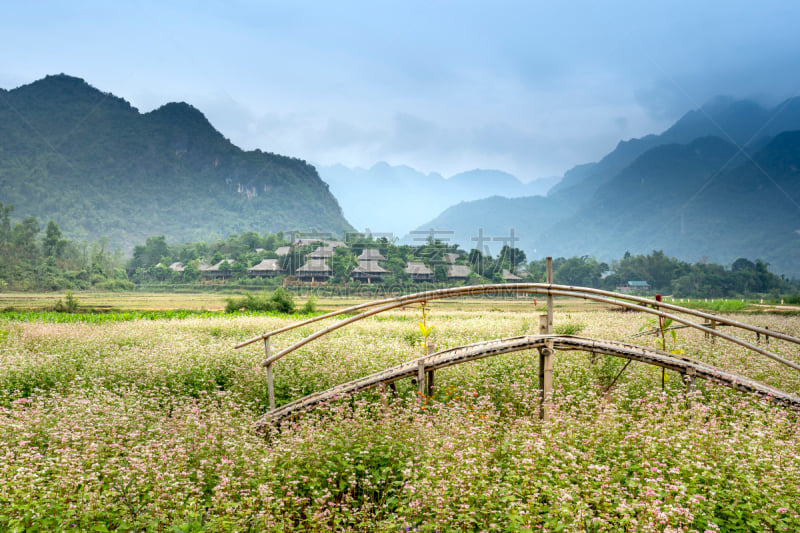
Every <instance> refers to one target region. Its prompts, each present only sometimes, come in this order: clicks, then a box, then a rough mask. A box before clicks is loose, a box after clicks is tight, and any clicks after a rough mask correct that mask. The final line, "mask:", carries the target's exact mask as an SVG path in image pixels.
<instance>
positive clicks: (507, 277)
mask: <svg viewBox="0 0 800 533" xmlns="http://www.w3.org/2000/svg"><path fill="white" fill-rule="evenodd" d="M501 276H502V277H503V279H504V280H506V281H522V278H521V277H519V276H517V275H516V274H514V273H513V272H511V271H510V270H508V269H507V268H504V269H503V272H502V274H501Z"/></svg>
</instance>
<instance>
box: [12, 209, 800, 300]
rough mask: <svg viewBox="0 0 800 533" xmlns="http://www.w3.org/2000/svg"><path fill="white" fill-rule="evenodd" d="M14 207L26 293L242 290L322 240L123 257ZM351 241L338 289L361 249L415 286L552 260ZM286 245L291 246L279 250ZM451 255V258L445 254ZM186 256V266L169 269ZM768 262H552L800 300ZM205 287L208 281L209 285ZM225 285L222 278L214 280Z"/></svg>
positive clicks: (233, 240) (220, 243) (563, 269)
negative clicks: (256, 269)
mask: <svg viewBox="0 0 800 533" xmlns="http://www.w3.org/2000/svg"><path fill="white" fill-rule="evenodd" d="M13 211H14V206H12V205H3V204H2V203H0V289H5V290H20V291H42V290H64V289H77V290H89V289H97V290H133V289H134V288H136V287H137V286H140V287H146V286H151V285H153V284H159V285H162V286H163V285H167V286H170V285H174V286H175V287H179V286H189V287H194V288H201V287H202V285H201V283H203V282H204V281H203V278H202V271H201V268H200V267H201V265H202V264H207V265H212V264H216V263H219V262H220V261H222V260H223V259H233V260H234V261H233V263H232V264H231V265H229V266H228V265H227V263H224V265H225V266H226V268H229V273H228V274H229V276H228V278H229V279H228V280H226V281H225V283H227V284H229V285H236V284H237V283H238V284H240V285H243V286H254V287H258V286H265V287H271V286H272V287H274V286H278V285H281V284H282V283H283V280H284V278H285V276H286V275H289V276H291V275H292V274H294V272H296V270H297V269H298V268H299V267H300V266H302V265H303V264H304V263H305V261H306V260H307V256H308V254H309V253H311V252H312V251H313V250H315V249H316V248H317V247H318V246H319V245H320V244H323V243H322V242H313V241H312V242H308V243H305V244H302V245H300V244H296V241H295V239H294V235H286V234H284V233H283V232H278V233H264V234H259V233H257V232H254V231H248V232H244V233H240V234H233V235H230V236H229V237H228V238H226V239H217V240H215V241H213V242H210V243H209V242H205V241H197V242H187V243H181V244H169V243H167V240H166V237H165V236H163V235H159V236H152V237H148V238H146V240H145V242H144V243H143V244H140V245H137V246H135V247H134V249H133V253H132V256H131V257H129V258H127V259H126V258H125V257H124V256H123V254H122V252H120V251H119V250H115V251H112V250H110V249H109V243H108V241H107V240H106V239H101V240H100V241H99V242H95V243H86V242H83V243H78V242H74V241H70V240H68V239H65V238H63V236H62V234H61V230H60V229H59V227H58V225H57V224H56V223H55V222H53V221H52V220H51V221H49V222H48V223H47V224H46V225H45V227H44V228H42V226H41V225H40V222H39V221H38V220H37V219H36V218H35V217H27V218H25V219H23V220H21V221H19V222H17V223H15V224H12V221H11V215H12V213H13ZM346 241H347V242H346V245H347V246H346V247H338V248H336V249H335V251H334V254H333V256H332V257H331V258H330V259H329V260H328V264H329V265H330V267H331V269H332V271H333V276H332V278H331V280H330V281H329V283H330V284H334V285H337V284H338V285H343V284H349V285H353V284H355V285H357V284H358V282H353V281H352V280H350V274H351V273H352V271H353V269H354V268H355V267H356V266H358V261H357V259H356V258H357V256H358V255H359V254H360V253H361V252H362V251H363V250H364V249H368V248H369V249H378V250H379V251H380V253H381V254H382V255H383V256H384V257H385V258H386V259H385V261H381V262H380V265H381V266H382V267H383V268H384V269H386V270H387V273H386V274H385V275H384V276H383V279H382V280H381V281H380V282H379V283H380V284H382V285H384V286H386V287H395V288H396V287H406V286H408V288H409V290H412V288H411V287H410V284H411V279H410V276H409V275H408V274H407V273H406V272H405V268H406V264H407V262H408V261H420V262H423V263H425V264H426V265H427V266H428V267H429V268H431V270H432V271H433V273H434V281H435V282H437V283H449V284H480V283H501V282H503V277H502V274H503V271H508V272H511V273H514V274H515V275H516V276H518V277H520V278H522V280H523V281H529V282H544V281H545V277H546V276H545V260H544V259H534V260H530V261H529V260H528V259H527V257H526V255H525V252H524V251H522V250H520V249H518V248H513V247H509V246H504V247H503V249H502V250H501V251H500V253H499V254H498V255H497V256H492V255H491V254H489V253H483V252H481V251H480V250H475V249H473V250H470V251H469V252H467V251H464V250H461V249H460V248H459V247H458V245H455V244H450V243H446V242H442V241H439V240H436V239H432V238H431V239H428V241H426V242H424V243H422V244H420V245H415V246H410V245H406V244H399V243H397V242H390V241H388V240H387V239H385V238H377V239H376V238H373V237H372V236H370V235H362V234H351V235H348V236H347V237H346ZM280 247H288V249H289V252H288V253H286V254H282V255H280V256H279V255H278V254H277V253H276V251H277V250H278V248H280ZM448 254H449V257H446V255H448ZM453 258H455V259H454V261H455V264H461V265H466V266H468V267H469V269H470V274H469V276H468V277H467V279H466V280H465V281H459V282H452V281H451V280H449V279H448V276H447V271H448V268H449V262H450V261H453ZM263 259H277V260H278V261H279V264H280V265H281V268H283V269H284V275H282V276H279V277H278V278H277V279H252V278H250V277H249V276H248V271H247V269H248V268H250V267H251V266H253V265H255V264H257V263H259V262H260V261H261V260H263ZM174 262H181V263H182V264H183V266H184V271H183V272H176V271H173V270H172V269H170V268H169V265H170V264H172V263H174ZM768 267H769V264H768V263H765V262H764V261H762V260H760V259H756V260H750V259H747V258H739V259H737V260H736V261H734V262H733V263H732V265H731V266H730V267H726V266H723V265H719V264H715V263H709V262H706V261H698V262H696V263H689V262H686V261H682V260H680V259H677V258H674V257H669V256H667V255H665V254H664V253H663V252H662V251H653V252H651V253H649V254H646V255H645V254H638V255H632V254H630V253H626V254H625V256H624V257H622V258H621V259H618V260H614V261H611V262H610V263H607V262H603V261H598V260H597V259H595V258H593V257H589V256H581V257H570V258H564V257H558V258H555V259H554V260H553V270H554V279H555V282H556V283H560V284H566V285H576V286H585V287H594V288H600V289H606V290H612V291H614V290H616V289H617V288H618V287H622V286H625V285H626V284H627V283H628V282H629V281H644V282H646V283H647V284H648V286H649V288H648V293H661V294H664V295H673V296H677V297H689V298H698V297H706V298H729V297H744V298H755V297H765V296H766V297H772V298H780V297H788V298H789V299H790V300H791V301H795V300H796V301H798V302H799V303H800V292H798V281H797V280H789V279H786V278H785V277H783V276H778V275H776V274H774V273H772V272H770V271H769V268H768ZM204 283H209V282H208V281H205V282H204ZM213 283H215V284H221V283H222V282H213Z"/></svg>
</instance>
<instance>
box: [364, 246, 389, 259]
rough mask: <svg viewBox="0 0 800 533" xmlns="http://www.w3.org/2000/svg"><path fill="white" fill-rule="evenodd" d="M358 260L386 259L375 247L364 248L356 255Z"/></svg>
mask: <svg viewBox="0 0 800 533" xmlns="http://www.w3.org/2000/svg"><path fill="white" fill-rule="evenodd" d="M358 260H359V262H360V261H386V258H385V257H383V255H382V254H381V252H380V250H377V249H375V248H364V250H362V251H361V255H359V256H358Z"/></svg>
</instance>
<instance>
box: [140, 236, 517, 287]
mask: <svg viewBox="0 0 800 533" xmlns="http://www.w3.org/2000/svg"><path fill="white" fill-rule="evenodd" d="M310 244H317V245H318V246H317V248H316V249H314V250H313V251H311V252H310V253H308V254H306V256H305V263H303V264H302V265H301V266H300V267H298V268H296V269H295V271H294V273H293V274H292V275H293V276H294V278H295V279H296V280H297V281H299V282H305V283H325V282H327V281H328V280H329V279H330V278H331V277H332V276H333V269H332V268H331V265H330V261H331V258H332V257H333V256H334V254H335V253H336V249H337V248H339V247H344V248H345V249H349V248H348V246H347V244H345V243H344V242H342V241H320V240H316V239H314V240H312V239H297V240H296V241H295V242H294V245H295V246H298V247H299V246H307V245H310ZM256 251H257V252H262V251H263V250H261V249H258V250H256ZM290 253H292V247H290V246H281V247H279V248H277V249H276V250H275V254H276V255H277V256H278V258H277V259H263V260H262V261H261V262H260V263H258V264H256V265H253V266H252V267H249V268H248V269H247V274H248V276H249V277H251V278H272V277H276V276H280V275H289V274H290V273H289V272H287V271H286V269H285V268H284V267H283V266H282V264H285V261H284V260H283V259H284V258H285V257H286V256H287V255H288V254H290ZM353 255H355V254H353ZM458 258H459V256H458V254H455V253H446V254H444V256H443V261H444V264H445V265H446V266H447V279H448V281H452V282H459V281H466V280H467V278H468V277H469V275H470V274H471V273H472V269H471V268H470V266H469V265H464V264H456V262H457V261H458ZM356 259H357V260H358V266H356V267H355V268H353V270H352V271H351V273H350V279H351V280H353V281H359V282H362V283H379V282H381V281H383V279H384V276H386V275H387V274H388V273H389V271H388V270H387V269H386V268H384V267H383V266H381V263H382V262H385V261H386V257H384V256H383V254H381V252H380V250H378V249H377V248H364V249H363V250H362V251H361V253H360V254H359V255H358V256H357V257H356ZM234 264H235V261H234V260H233V259H223V260H221V261H219V262H218V263H216V264H214V265H208V264H206V263H204V262H202V261H201V262H200V264H199V266H198V269H199V270H200V273H201V275H202V277H203V278H204V279H207V280H224V279H228V278H229V277H231V275H232V272H233V269H232V267H233V265H234ZM156 266H157V267H159V266H164V265H162V264H161V263H159V264H158V265H156ZM167 268H169V269H170V270H172V271H174V272H183V271H184V270H185V265H183V264H182V263H181V262H174V263H172V264H171V265H169V266H168V267H167ZM405 273H406V274H408V276H409V279H410V280H411V281H413V282H432V281H434V278H435V274H434V270H433V269H432V268H431V267H430V266H429V265H426V264H425V262H424V261H421V260H417V261H407V262H406V266H405ZM502 277H503V280H504V281H506V282H516V281H522V278H521V277H519V276H517V275H516V274H514V273H512V272H511V271H509V270H508V269H503V271H502Z"/></svg>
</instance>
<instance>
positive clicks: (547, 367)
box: [539, 339, 555, 420]
mask: <svg viewBox="0 0 800 533" xmlns="http://www.w3.org/2000/svg"><path fill="white" fill-rule="evenodd" d="M554 353H555V350H554V348H553V339H547V341H545V346H544V347H542V348H539V388H540V389H541V393H540V397H539V418H541V419H542V420H550V402H551V401H552V399H553V359H554V357H553V355H554Z"/></svg>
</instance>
